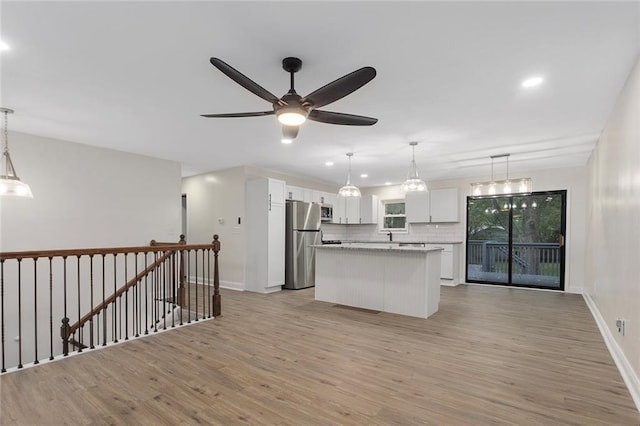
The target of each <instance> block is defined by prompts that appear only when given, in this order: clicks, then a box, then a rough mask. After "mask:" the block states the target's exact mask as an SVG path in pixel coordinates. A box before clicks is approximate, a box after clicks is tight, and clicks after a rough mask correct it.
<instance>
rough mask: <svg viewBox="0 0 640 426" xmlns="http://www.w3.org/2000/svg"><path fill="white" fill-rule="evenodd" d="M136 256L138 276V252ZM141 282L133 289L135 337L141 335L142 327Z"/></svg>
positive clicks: (135, 264) (135, 263) (135, 262)
mask: <svg viewBox="0 0 640 426" xmlns="http://www.w3.org/2000/svg"><path fill="white" fill-rule="evenodd" d="M134 256H135V258H134V262H133V263H134V266H135V273H136V275H135V276H136V277H137V276H138V253H135V255H134ZM138 284H139V282H136V285H135V287H134V289H133V331H134V336H135V337H140V328H139V327H138V322H139V319H138V313H139V309H138V308H139V306H138V303H139V300H140V299H139V298H138V293H139V291H140V287H139V286H138Z"/></svg>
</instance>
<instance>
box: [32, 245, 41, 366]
mask: <svg viewBox="0 0 640 426" xmlns="http://www.w3.org/2000/svg"><path fill="white" fill-rule="evenodd" d="M33 341H34V345H33V352H34V353H33V356H34V358H35V359H34V361H33V363H34V364H40V361H39V360H38V258H37V257H34V258H33Z"/></svg>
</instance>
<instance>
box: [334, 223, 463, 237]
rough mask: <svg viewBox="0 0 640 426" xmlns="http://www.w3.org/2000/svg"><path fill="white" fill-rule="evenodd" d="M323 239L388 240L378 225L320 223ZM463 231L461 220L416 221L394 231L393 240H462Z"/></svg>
mask: <svg viewBox="0 0 640 426" xmlns="http://www.w3.org/2000/svg"><path fill="white" fill-rule="evenodd" d="M322 234H323V239H324V240H341V241H388V238H389V237H388V236H387V234H386V233H384V232H379V231H378V225H336V224H330V223H328V224H327V223H325V224H322ZM464 238H465V232H464V226H463V224H462V223H461V222H458V223H437V224H436V223H416V224H410V225H409V230H408V232H407V233H402V232H397V233H394V235H393V239H394V241H426V242H429V241H433V242H459V241H464Z"/></svg>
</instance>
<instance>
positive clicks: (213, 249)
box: [0, 235, 221, 373]
mask: <svg viewBox="0 0 640 426" xmlns="http://www.w3.org/2000/svg"><path fill="white" fill-rule="evenodd" d="M219 250H220V242H219V240H218V236H217V235H215V236H214V240H213V242H212V243H211V244H195V245H193V244H192V245H188V244H186V242H185V241H184V239H183V238H181V240H180V242H178V243H158V242H155V241H152V242H151V245H150V246H140V247H116V248H95V249H75V250H74V249H72V250H48V251H29V252H12V253H9V252H5V253H0V330H1V334H0V341H1V358H2V359H1V370H0V371H1V372H2V373H4V372H7V371H11V370H15V369H21V368H23V367H24V366H25V364H27V363H33V364H39V363H40V362H42V361H44V360H54V359H56V358H58V357H64V356H67V355H69V354H70V353H72V352H74V351H77V352H82V351H84V350H88V349H94V348H96V347H98V346H107V345H108V344H111V343H118V342H121V341H124V340H129V339H133V338H136V337H139V336H142V335H147V334H150V333H155V332H158V331H161V330H165V329H168V328H172V327H176V326H180V325H184V324H189V323H192V322H194V321H200V320H203V319H208V318H212V317H216V316H219V315H221V301H220V291H219V281H220V280H219V272H218V252H219Z"/></svg>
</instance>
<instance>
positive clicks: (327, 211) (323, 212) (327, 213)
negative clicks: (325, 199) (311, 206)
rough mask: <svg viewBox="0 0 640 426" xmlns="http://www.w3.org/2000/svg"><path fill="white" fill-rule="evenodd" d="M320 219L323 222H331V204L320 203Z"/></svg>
mask: <svg viewBox="0 0 640 426" xmlns="http://www.w3.org/2000/svg"><path fill="white" fill-rule="evenodd" d="M320 221H321V222H324V223H331V222H333V206H332V205H331V204H321V205H320Z"/></svg>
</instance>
